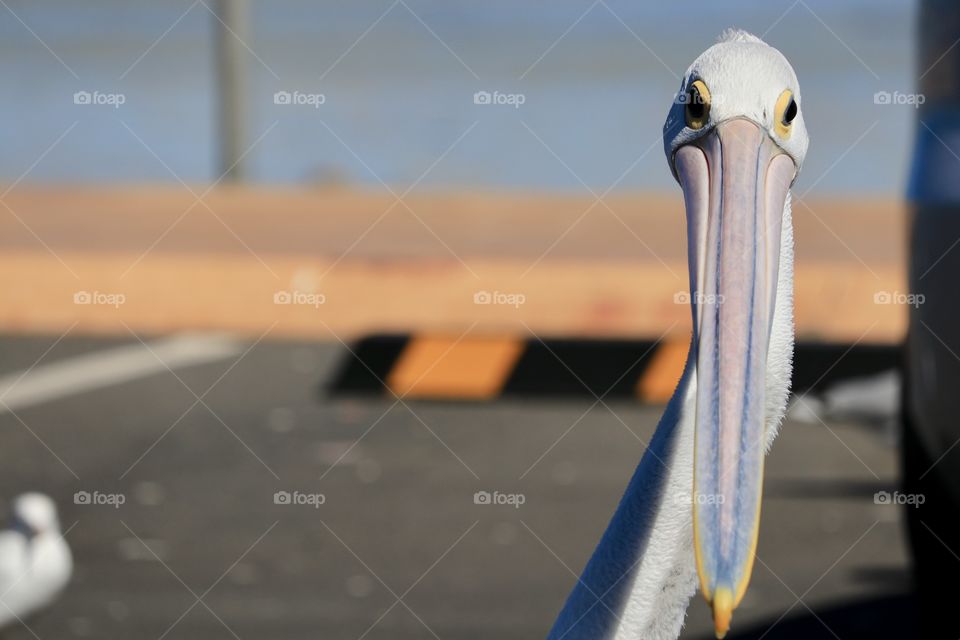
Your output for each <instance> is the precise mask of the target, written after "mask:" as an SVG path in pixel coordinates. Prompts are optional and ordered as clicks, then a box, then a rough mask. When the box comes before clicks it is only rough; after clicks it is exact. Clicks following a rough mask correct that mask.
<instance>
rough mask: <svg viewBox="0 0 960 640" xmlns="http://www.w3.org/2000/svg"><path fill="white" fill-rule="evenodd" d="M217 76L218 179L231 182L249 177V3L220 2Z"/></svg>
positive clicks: (219, 0) (226, 0) (216, 23)
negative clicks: (244, 160) (247, 41)
mask: <svg viewBox="0 0 960 640" xmlns="http://www.w3.org/2000/svg"><path fill="white" fill-rule="evenodd" d="M215 6H216V14H217V16H218V17H219V18H220V19H219V20H215V24H214V28H215V30H216V32H217V33H216V50H217V52H216V64H217V68H216V75H217V106H216V120H217V134H218V151H217V153H218V160H217V162H218V172H219V173H218V176H223V180H225V181H227V182H242V181H243V180H245V179H246V178H247V171H246V166H245V163H244V162H243V160H242V156H243V153H244V152H245V151H246V149H247V146H246V119H247V118H246V115H247V114H246V101H247V91H246V86H247V85H246V79H247V78H246V72H245V71H246V69H245V65H244V62H245V61H246V56H247V52H246V50H245V48H244V44H243V43H244V42H246V40H247V37H248V36H249V31H250V29H249V21H250V11H249V10H250V4H249V0H217V2H216V5H215Z"/></svg>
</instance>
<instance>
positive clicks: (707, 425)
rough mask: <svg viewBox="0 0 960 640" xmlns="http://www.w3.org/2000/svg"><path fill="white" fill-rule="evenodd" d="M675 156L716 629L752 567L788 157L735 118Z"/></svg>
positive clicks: (704, 541) (703, 533)
mask: <svg viewBox="0 0 960 640" xmlns="http://www.w3.org/2000/svg"><path fill="white" fill-rule="evenodd" d="M675 167H676V170H677V175H678V177H679V179H680V183H681V185H682V187H683V195H684V200H685V201H686V212H687V235H688V243H689V262H690V290H691V292H692V295H691V300H692V303H693V320H694V345H695V349H696V351H695V353H696V359H697V360H696V372H697V399H696V427H695V453H694V456H695V462H694V483H693V505H694V506H693V509H694V539H695V546H696V558H697V572H698V573H699V576H700V586H701V588H702V590H703V594H704V596H705V597H706V599H707V601H708V602H709V603H711V605H712V607H713V615H714V624H715V626H716V631H717V636H718V637H721V638H722V637H723V635H724V634H725V633H726V631H727V629H728V628H729V625H730V616H731V612H732V611H733V608H734V607H736V606H737V604H739V602H740V600H741V598H742V597H743V593H744V591H745V590H746V588H747V582H748V581H749V579H750V572H751V570H752V568H753V557H754V552H755V548H756V541H757V532H758V525H759V520H760V495H761V487H762V483H763V456H764V450H763V448H764V446H765V442H764V431H765V428H766V424H765V395H766V393H765V391H766V388H765V387H766V369H767V351H768V345H769V341H770V331H771V326H772V320H773V310H774V305H775V300H776V296H777V279H778V269H779V262H780V236H781V225H782V217H783V209H784V203H785V200H786V197H787V192H788V189H789V188H790V183H791V182H792V181H793V178H794V175H795V174H796V166H795V165H794V162H793V160H792V159H791V158H790V156H788V155H786V154H785V153H783V151H782V150H781V149H780V148H779V147H778V146H777V145H776V144H775V143H774V141H773V140H772V139H771V138H770V137H769V135H768V134H767V132H766V131H765V130H764V129H763V128H761V127H759V126H757V125H756V124H755V123H754V122H752V121H750V120H747V119H745V118H735V119H732V120H727V121H725V122H721V123H719V124H718V125H717V126H716V127H714V128H713V129H712V130H711V131H710V132H709V133H707V134H706V135H704V136H702V137H700V138H698V139H696V140H694V141H693V142H691V143H688V144H686V145H685V146H682V147H680V148H679V149H677V151H676V155H675Z"/></svg>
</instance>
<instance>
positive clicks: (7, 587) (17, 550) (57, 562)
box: [0, 493, 73, 628]
mask: <svg viewBox="0 0 960 640" xmlns="http://www.w3.org/2000/svg"><path fill="white" fill-rule="evenodd" d="M72 573H73V558H72V556H71V555H70V548H69V547H68V546H67V543H66V541H65V540H64V539H63V535H62V534H61V533H60V522H59V519H58V518H57V507H56V505H55V504H54V502H53V500H51V499H50V498H49V497H48V496H45V495H44V494H42V493H24V494H22V495H20V496H17V498H16V499H15V500H14V501H13V509H12V517H11V526H10V528H9V529H5V530H3V531H0V628H3V627H7V626H9V625H11V624H14V623H15V622H20V621H22V620H24V619H25V618H26V617H27V616H29V615H31V614H33V613H36V612H37V611H39V610H40V609H43V608H44V607H46V606H47V605H49V604H50V603H51V602H53V601H54V599H56V597H57V596H58V595H59V594H60V592H61V591H62V590H63V588H64V587H65V586H66V585H67V582H68V581H69V580H70V575H71V574H72Z"/></svg>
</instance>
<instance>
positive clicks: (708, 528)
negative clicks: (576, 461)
mask: <svg viewBox="0 0 960 640" xmlns="http://www.w3.org/2000/svg"><path fill="white" fill-rule="evenodd" d="M663 133H664V136H663V141H664V150H665V152H666V156H667V162H668V163H669V165H670V170H671V172H672V173H673V175H674V177H675V178H676V180H677V182H679V184H680V186H681V187H682V189H683V197H684V201H685V207H686V219H687V244H688V266H689V269H690V291H691V296H690V299H691V308H692V314H693V337H692V341H691V346H690V351H689V355H688V356H687V363H686V366H685V367H684V372H683V375H682V377H681V379H680V382H679V384H678V385H677V389H676V391H675V393H674V395H673V397H672V398H671V399H670V401H669V403H668V404H667V408H666V411H665V413H664V415H663V417H662V418H661V420H660V423H659V425H658V426H657V430H656V432H655V433H654V435H653V438H652V440H651V442H650V445H649V447H648V448H647V451H646V452H645V453H644V455H643V457H642V459H641V461H640V464H639V466H638V467H637V470H636V472H635V473H634V475H633V478H632V479H631V480H630V483H629V485H628V486H627V489H626V492H625V494H624V496H623V498H622V499H621V501H620V505H619V506H618V507H617V510H616V512H615V513H614V515H613V518H612V519H611V521H610V524H609V525H608V527H607V530H606V532H605V533H604V534H603V537H602V539H601V540H600V543H599V544H598V546H597V548H596V550H595V551H594V553H593V555H592V557H591V558H590V560H589V561H588V563H587V566H586V568H585V569H584V571H583V574H582V576H581V577H580V579H579V580H578V581H577V584H576V586H575V587H574V589H573V591H572V593H571V594H570V596H569V597H568V599H567V602H566V604H565V605H564V607H563V609H562V610H561V612H560V614H559V616H558V618H557V620H556V622H555V623H554V626H553V628H552V630H551V632H550V635H549V638H550V640H560V639H561V638H564V639H567V640H577V639H584V638H590V639H597V638H618V639H619V638H624V639H626V638H629V639H631V640H638V639H639V640H662V639H663V640H665V639H668V638H677V637H678V636H679V634H680V630H681V628H682V627H683V620H684V616H685V615H686V610H687V605H688V604H689V601H690V598H691V596H692V595H693V594H694V593H695V592H696V590H697V586H698V585H699V587H700V590H701V591H702V593H703V595H704V597H705V598H706V600H707V603H708V604H709V605H710V606H711V608H712V610H713V619H714V626H715V630H716V635H717V637H718V638H722V637H724V635H726V633H727V630H728V629H729V627H730V619H731V616H732V612H733V609H734V608H735V607H736V606H737V605H738V604H739V603H740V600H741V599H742V598H743V594H744V592H745V591H746V588H747V583H748V581H749V579H750V573H751V571H752V568H753V559H754V553H755V548H756V543H757V535H758V527H759V521H760V495H761V488H762V483H763V459H764V455H765V454H766V451H767V450H768V449H769V447H770V445H771V443H772V442H773V439H774V438H775V437H776V434H777V430H778V429H779V426H780V421H781V420H782V418H783V414H784V409H785V405H786V401H787V394H788V391H789V387H790V372H791V367H792V358H793V340H794V337H793V228H792V222H791V216H790V187H791V185H792V184H793V181H794V179H795V178H796V176H797V174H798V173H799V171H800V166H801V165H802V164H803V159H804V156H805V155H806V152H807V144H808V138H807V131H806V127H805V126H804V122H803V114H802V112H801V110H800V89H799V86H798V84H797V77H796V74H795V73H794V71H793V68H792V67H791V66H790V63H788V62H787V60H786V58H784V56H783V55H782V54H781V53H780V52H779V51H777V50H776V49H774V48H773V47H771V46H769V45H767V44H766V43H765V42H763V41H762V40H761V39H760V38H757V37H755V36H753V35H751V34H749V33H746V32H745V31H740V30H727V31H725V32H724V33H723V34H721V36H720V38H719V40H718V42H717V43H716V44H715V45H713V46H712V47H710V48H709V49H707V50H706V51H705V52H703V53H702V54H701V55H700V57H698V58H697V59H696V60H695V61H694V62H693V64H692V65H691V66H690V68H689V69H687V72H686V74H685V75H684V77H683V81H682V83H681V85H680V90H679V92H678V93H677V95H676V98H675V100H674V102H673V105H672V107H671V108H670V112H669V114H668V115H667V121H666V123H665V124H664V127H663Z"/></svg>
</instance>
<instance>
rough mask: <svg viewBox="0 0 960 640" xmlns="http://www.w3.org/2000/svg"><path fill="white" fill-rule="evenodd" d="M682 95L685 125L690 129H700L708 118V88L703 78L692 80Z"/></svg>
mask: <svg viewBox="0 0 960 640" xmlns="http://www.w3.org/2000/svg"><path fill="white" fill-rule="evenodd" d="M683 97H684V103H685V104H686V108H685V109H684V113H685V115H686V121H687V126H688V127H690V128H691V129H702V128H703V125H705V124H707V121H708V120H709V119H710V90H709V89H707V85H706V84H704V83H703V80H694V81H693V82H691V83H690V86H689V87H687V92H686V93H685V94H684V96H683Z"/></svg>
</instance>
